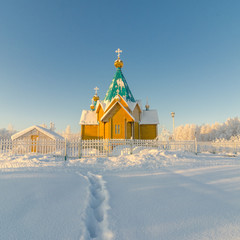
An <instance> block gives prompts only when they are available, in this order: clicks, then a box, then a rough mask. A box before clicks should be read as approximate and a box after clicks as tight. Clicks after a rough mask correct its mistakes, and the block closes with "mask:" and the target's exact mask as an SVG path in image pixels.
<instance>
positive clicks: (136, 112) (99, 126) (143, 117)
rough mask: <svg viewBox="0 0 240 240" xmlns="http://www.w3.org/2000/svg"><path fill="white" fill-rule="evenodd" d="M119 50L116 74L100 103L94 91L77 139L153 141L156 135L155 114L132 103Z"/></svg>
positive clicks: (136, 103) (135, 102) (137, 103)
mask: <svg viewBox="0 0 240 240" xmlns="http://www.w3.org/2000/svg"><path fill="white" fill-rule="evenodd" d="M121 52H122V51H121V50H120V49H118V50H116V53H117V54H118V59H117V60H116V61H115V62H114V65H115V67H116V68H117V71H116V73H115V76H114V78H113V80H112V83H111V85H110V86H109V89H108V91H107V93H106V96H105V98H104V100H100V99H99V97H98V95H97V91H98V88H97V87H96V88H95V89H94V90H95V95H94V96H93V98H92V105H91V106H90V110H83V111H82V115H81V118H80V122H79V124H80V125H81V138H82V139H83V140H87V139H155V138H156V137H157V135H158V132H157V129H158V123H159V121H158V113H157V111H156V110H150V109H149V105H148V104H146V105H145V109H143V108H142V105H141V101H139V100H135V98H134V97H133V95H132V92H131V91H130V88H129V86H128V84H127V81H126V79H125V77H124V76H123V73H122V67H123V62H122V60H121V59H120V53H121Z"/></svg>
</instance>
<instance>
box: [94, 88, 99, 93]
mask: <svg viewBox="0 0 240 240" xmlns="http://www.w3.org/2000/svg"><path fill="white" fill-rule="evenodd" d="M94 90H95V94H96V95H97V91H98V90H99V88H98V87H95V88H94Z"/></svg>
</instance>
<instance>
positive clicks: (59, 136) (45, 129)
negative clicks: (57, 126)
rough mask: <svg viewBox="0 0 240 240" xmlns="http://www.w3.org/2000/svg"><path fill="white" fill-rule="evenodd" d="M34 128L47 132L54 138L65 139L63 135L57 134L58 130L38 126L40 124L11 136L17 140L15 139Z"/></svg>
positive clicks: (46, 133)
mask: <svg viewBox="0 0 240 240" xmlns="http://www.w3.org/2000/svg"><path fill="white" fill-rule="evenodd" d="M34 129H36V130H38V131H39V132H41V133H43V134H45V135H46V136H48V137H50V138H51V139H53V140H57V139H61V140H63V139H64V138H63V137H62V136H61V135H59V134H57V133H56V132H54V131H51V130H50V129H47V128H44V127H41V126H38V125H35V126H32V127H29V128H26V129H24V130H22V131H20V132H18V133H15V134H14V135H12V136H11V138H12V140H15V139H17V138H19V137H21V136H23V135H25V134H26V133H28V132H30V131H32V130H34Z"/></svg>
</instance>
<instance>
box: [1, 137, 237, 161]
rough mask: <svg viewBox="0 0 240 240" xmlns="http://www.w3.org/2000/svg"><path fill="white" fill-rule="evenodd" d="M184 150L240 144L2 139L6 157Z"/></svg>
mask: <svg viewBox="0 0 240 240" xmlns="http://www.w3.org/2000/svg"><path fill="white" fill-rule="evenodd" d="M153 148H154V149H158V150H181V151H188V152H194V153H200V152H210V153H227V154H237V153H238V152H240V143H214V142H196V141H165V142H164V141H158V140H131V139H126V140H125V139H124V140H123V139H121V140H117V139H111V140H108V139H106V140H81V139H76V140H71V141H67V140H64V141H63V140H57V141H54V140H51V141H49V140H39V141H36V142H33V141H32V140H29V141H20V140H18V141H12V140H11V139H0V153H7V154H13V155H16V154H20V155H22V154H28V153H35V154H52V155H55V156H63V157H65V159H67V158H81V157H95V156H97V157H101V156H119V155H128V154H132V153H136V152H138V151H140V150H142V149H153Z"/></svg>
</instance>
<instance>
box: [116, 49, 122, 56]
mask: <svg viewBox="0 0 240 240" xmlns="http://www.w3.org/2000/svg"><path fill="white" fill-rule="evenodd" d="M115 53H117V54H118V58H120V53H122V50H120V48H118V50H116V51H115Z"/></svg>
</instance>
